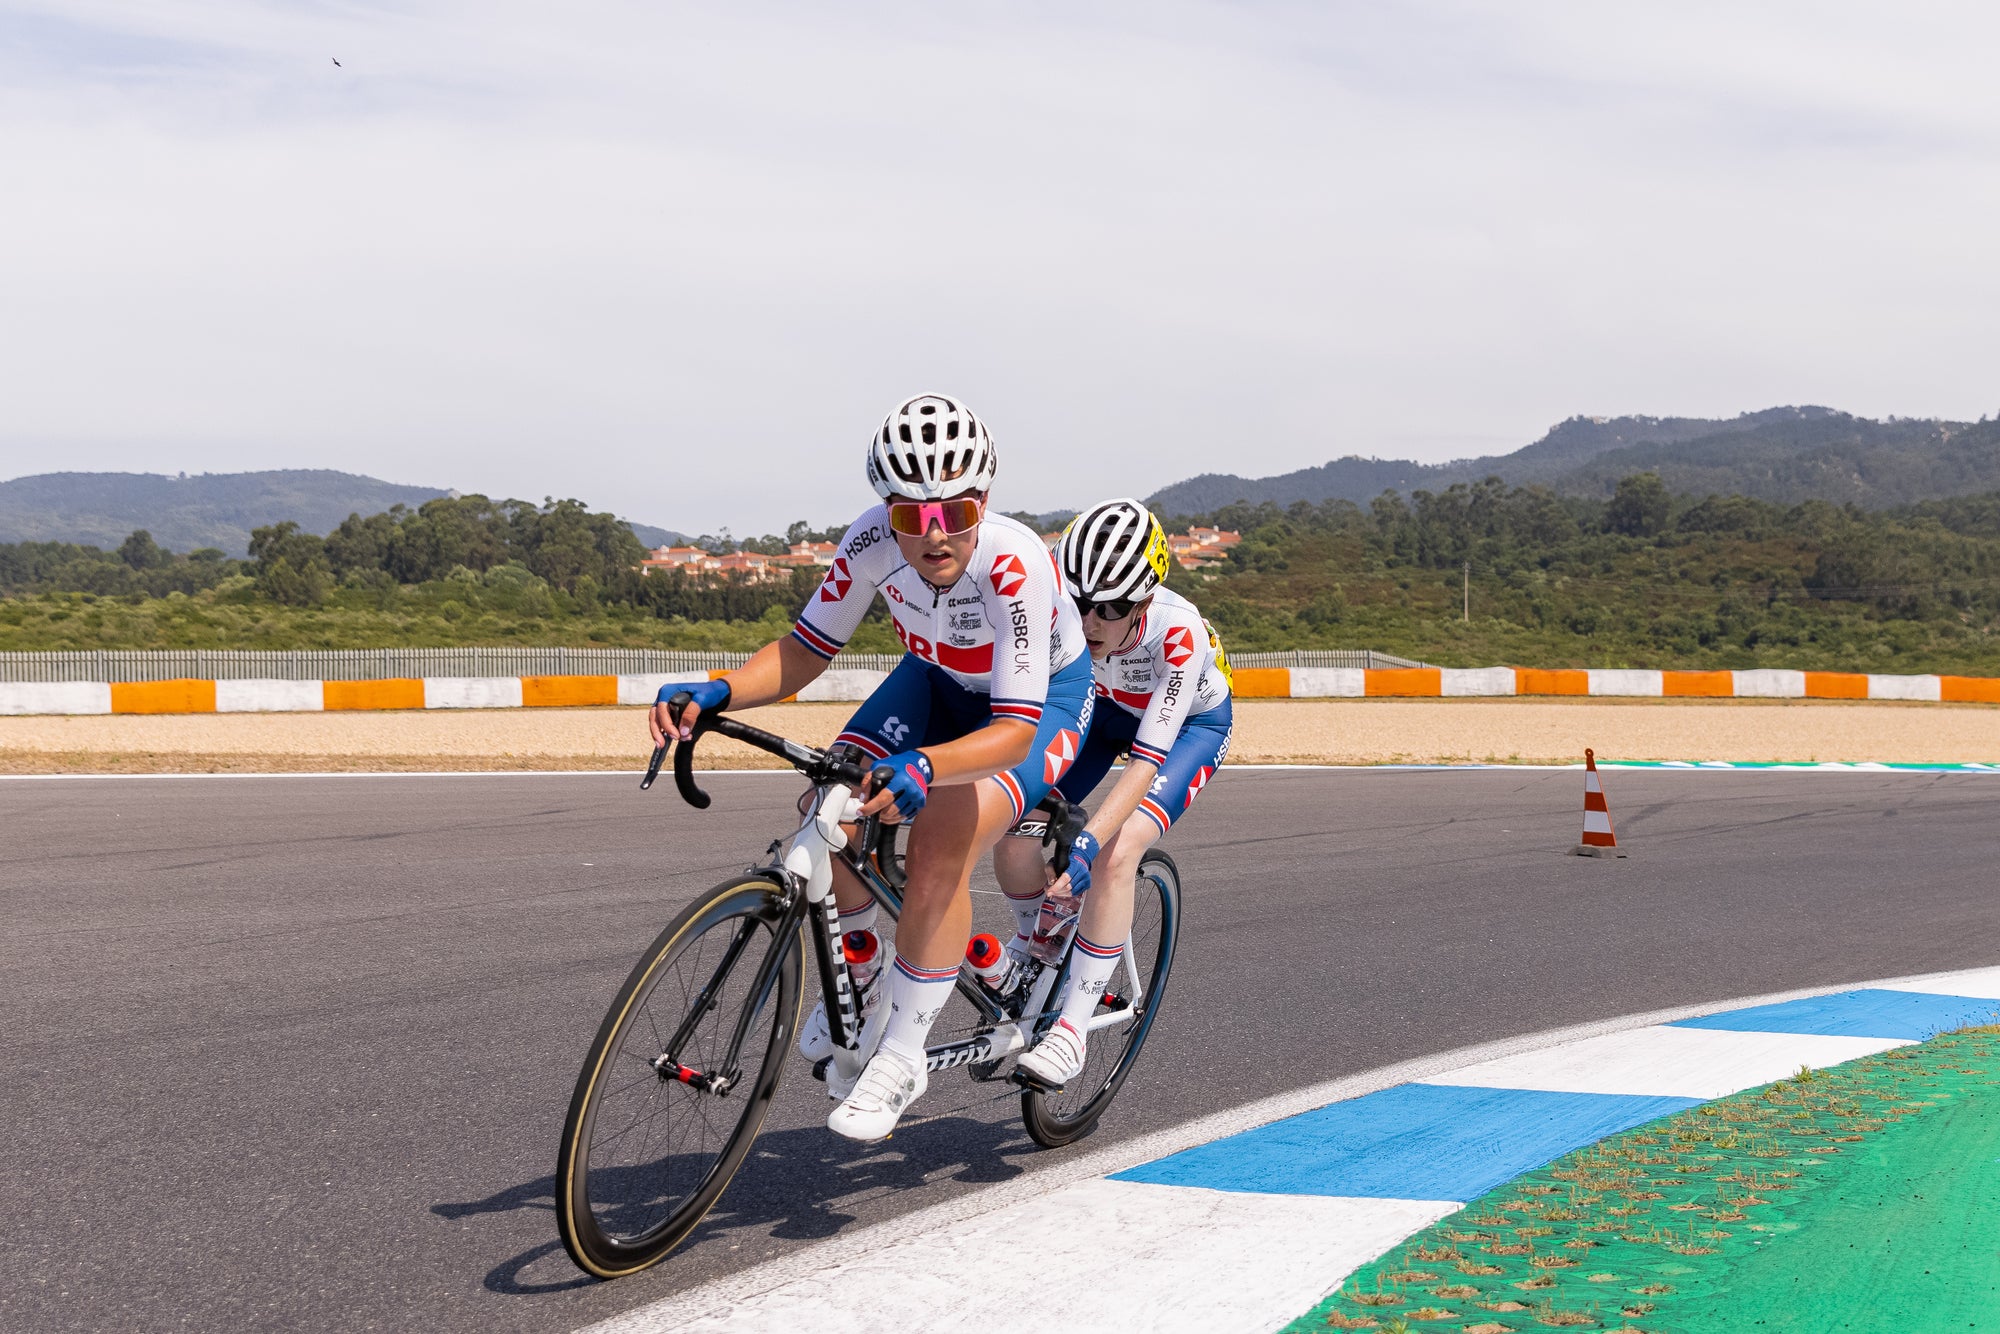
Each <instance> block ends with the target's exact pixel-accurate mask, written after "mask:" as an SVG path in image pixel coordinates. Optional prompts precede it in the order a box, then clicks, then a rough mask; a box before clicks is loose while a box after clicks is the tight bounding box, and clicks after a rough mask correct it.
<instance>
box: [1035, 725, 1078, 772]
mask: <svg viewBox="0 0 2000 1334" xmlns="http://www.w3.org/2000/svg"><path fill="white" fill-rule="evenodd" d="M1080 740H1082V738H1081V737H1079V736H1078V735H1077V734H1076V733H1075V732H1072V731H1070V730H1069V729H1068V728H1064V729H1063V730H1062V731H1060V732H1057V733H1056V735H1055V739H1054V740H1053V741H1051V742H1049V748H1048V749H1047V750H1045V751H1043V752H1042V781H1043V782H1044V783H1048V784H1050V785H1051V786H1053V785H1054V783H1055V781H1056V780H1057V779H1058V778H1061V777H1062V776H1063V775H1064V774H1065V773H1067V772H1068V771H1069V767H1070V765H1072V764H1075V763H1076V747H1077V743H1078V742H1079V741H1080Z"/></svg>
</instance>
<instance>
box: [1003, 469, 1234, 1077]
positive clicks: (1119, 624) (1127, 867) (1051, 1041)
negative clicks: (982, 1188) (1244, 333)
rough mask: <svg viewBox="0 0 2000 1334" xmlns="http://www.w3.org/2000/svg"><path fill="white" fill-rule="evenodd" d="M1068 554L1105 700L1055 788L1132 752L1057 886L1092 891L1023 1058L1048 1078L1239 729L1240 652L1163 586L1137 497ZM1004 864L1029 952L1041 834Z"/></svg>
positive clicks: (1083, 1032) (1084, 1030) (1074, 1043)
mask: <svg viewBox="0 0 2000 1334" xmlns="http://www.w3.org/2000/svg"><path fill="white" fill-rule="evenodd" d="M1056 559H1057V563H1058V564H1059V565H1060V566H1061V568H1062V576H1063V591H1064V593H1065V594H1066V595H1068V596H1069V597H1070V598H1071V599H1072V600H1074V601H1075V603H1076V606H1077V608H1078V610H1079V611H1081V612H1082V614H1083V635H1084V638H1085V640H1086V641H1088V643H1089V645H1090V656H1091V664H1092V668H1093V671H1094V673H1095V676H1096V693H1097V703H1098V710H1097V715H1096V717H1095V718H1094V719H1093V720H1092V722H1091V726H1090V733H1089V736H1088V737H1087V738H1086V739H1085V741H1084V745H1083V751H1082V753H1081V754H1079V755H1078V756H1077V759H1076V763H1075V764H1074V765H1072V766H1071V767H1070V770H1069V772H1068V773H1066V774H1064V775H1062V777H1061V779H1060V781H1059V782H1058V783H1057V785H1056V790H1057V792H1058V794H1059V795H1061V796H1062V797H1063V798H1065V799H1066V800H1069V801H1082V800H1083V799H1084V798H1085V797H1087V796H1089V795H1090V790H1091V789H1092V788H1094V787H1096V786H1097V784H1098V782H1099V781H1100V780H1101V779H1102V778H1103V777H1104V775H1105V773H1106V772H1107V771H1109V769H1110V768H1111V765H1112V763H1113V761H1115V760H1116V759H1117V758H1118V755H1119V753H1120V752H1121V751H1129V752H1130V754H1131V758H1130V759H1129V760H1128V761H1127V762H1126V765H1125V772H1124V774H1123V775H1122V776H1121V777H1120V778H1119V780H1118V782H1117V783H1116V784H1114V785H1113V786H1112V789H1111V792H1110V794H1109V795H1108V796H1106V797H1105V798H1104V801H1103V803H1102V804H1100V805H1099V806H1098V808H1097V810H1096V813H1095V814H1093V815H1092V816H1091V817H1090V821H1089V823H1088V824H1087V825H1086V826H1085V828H1084V832H1083V833H1082V834H1080V835H1079V836H1078V837H1077V840H1076V846H1075V848H1074V850H1073V851H1072V852H1071V853H1070V859H1069V869H1068V871H1066V872H1065V873H1064V875H1063V876H1062V877H1060V878H1058V879H1057V880H1056V881H1055V883H1054V884H1053V885H1052V886H1049V888H1050V889H1051V890H1052V891H1053V892H1056V893H1068V894H1074V895H1077V896H1079V897H1080V898H1082V900H1083V910H1082V913H1081V915H1080V918H1079V921H1078V924H1077V932H1076V942H1075V945H1074V947H1073V949H1072V952H1071V954H1070V987H1069V990H1068V992H1067V993H1065V995H1064V998H1063V1007H1062V1011H1063V1012H1062V1017H1061V1018H1060V1019H1058V1020H1057V1021H1056V1023H1055V1024H1054V1025H1053V1026H1052V1027H1051V1028H1050V1029H1049V1031H1048V1032H1047V1033H1046V1034H1044V1035H1043V1037H1042V1040H1041V1041H1040V1042H1038V1043H1036V1044H1035V1046H1034V1047H1033V1049H1032V1050H1030V1051H1028V1052H1027V1053H1026V1054H1025V1055H1023V1056H1022V1057H1021V1060H1020V1069H1021V1071H1022V1073H1024V1074H1026V1075H1027V1076H1028V1077H1029V1078H1030V1079H1032V1080H1034V1081H1035V1082H1037V1083H1039V1084H1042V1085H1045V1086H1047V1087H1049V1088H1061V1087H1062V1086H1063V1085H1064V1084H1066V1083H1068V1082H1069V1081H1070V1080H1072V1079H1075V1078H1076V1077H1077V1076H1078V1075H1079V1074H1080V1073H1082V1071H1083V1064H1084V1055H1085V1045H1086V1042H1087V1040H1088V1036H1089V1031H1090V1017H1091V1015H1092V1014H1093V1013H1094V1012H1095V1011H1096V1009H1097V1004H1098V998H1099V997H1100V996H1102V995H1103V994H1104V991H1105V987H1106V985H1107V984H1108V983H1109V982H1110V981H1111V977H1112V974H1113V973H1114V972H1116V971H1117V967H1118V961H1119V958H1120V957H1121V956H1122V954H1123V953H1124V949H1125V941H1126V937H1127V936H1129V935H1130V934H1131V931H1132V894H1133V881H1134V877H1135V873H1136V871H1137V869H1138V866H1139V858H1140V856H1141V855H1142V854H1143V853H1144V852H1145V851H1146V849H1147V848H1149V847H1151V846H1152V845H1153V844H1154V843H1155V842H1157V841H1158V840H1159V838H1160V836H1161V835H1163V834H1165V833H1166V832H1167V830H1168V829H1169V828H1170V827H1172V825H1173V823H1174V821H1175V820H1177V819H1179V818H1180V817H1181V816H1182V815H1183V814H1184V813H1186V811H1187V808H1188V806H1189V804H1190V803H1192V802H1193V801H1194V799H1195V796H1196V794H1197V793H1199V792H1200V791H1201V789H1202V787H1203V785H1204V784H1206V783H1207V782H1208V780H1209V779H1210V778H1211V777H1213V776H1214V774H1215V771H1216V769H1217V768H1219V767H1220V766H1221V764H1222V760H1223V757H1224V756H1225V755H1226V754H1228V752H1229V733H1230V703H1229V659H1228V657H1227V655H1225V654H1224V653H1223V651H1222V644H1221V641H1220V640H1218V639H1217V638H1216V636H1215V632H1214V631H1213V630H1211V629H1210V628H1209V625H1208V622H1206V621H1204V620H1203V619H1202V617H1201V613H1200V612H1198V611H1196V610H1195V608H1194V604H1193V603H1191V602H1189V601H1188V600H1187V599H1186V598H1184V597H1182V596H1181V595H1180V594H1178V593H1176V592H1174V591H1173V590H1172V589H1169V588H1166V587H1163V586H1162V584H1161V582H1160V581H1161V580H1163V579H1165V578H1166V576H1167V567H1168V561H1169V559H1170V557H1169V554H1168V550H1167V535H1166V532H1165V531H1164V530H1163V529H1162V528H1161V527H1160V523H1159V520H1157V519H1155V518H1154V517H1153V516H1152V514H1151V513H1150V512H1149V511H1148V510H1147V509H1146V507H1145V506H1144V505H1141V504H1140V503H1139V502H1138V501H1136V500H1109V501H1106V502H1104V503H1103V504H1101V505H1096V506H1093V507H1092V508H1090V509H1087V510H1085V511H1084V512H1083V513H1082V514H1079V515H1077V517H1076V518H1075V519H1074V520H1073V521H1072V522H1071V523H1070V525H1069V527H1068V528H1067V529H1065V530H1064V531H1063V536H1062V541H1061V542H1060V543H1058V544H1057V546H1056ZM1107 706H1115V707H1107ZM993 867H994V871H995V873H996V874H997V875H998V877H999V880H1000V887H1001V888H1002V889H1003V890H1005V891H1006V894H1007V897H1008V899H1009V900H1010V902H1011V904H1012V906H1013V908H1014V912H1015V918H1016V922H1017V926H1018V930H1019V934H1018V935H1017V936H1016V938H1015V940H1014V942H1013V944H1012V945H1011V946H1010V948H1011V949H1013V950H1014V951H1015V952H1017V953H1019V952H1022V951H1024V950H1025V949H1026V943H1027V942H1026V940H1025V939H1024V937H1026V936H1027V935H1028V934H1029V933H1030V932H1031V930H1032V929H1033V923H1034V921H1035V917H1036V915H1037V913H1038V911H1039V909H1040V907H1041V901H1042V897H1043V893H1044V883H1045V881H1046V880H1047V874H1046V870H1047V867H1046V863H1045V862H1043V860H1042V857H1041V850H1040V848H1039V847H1038V846H1037V845H1036V844H1035V842H1033V841H1032V840H1030V839H1026V838H1009V839H1003V840H1002V841H1001V845H1000V846H999V847H998V848H996V849H995V850H994V853H993ZM1093 886H1094V888H1093ZM1085 891H1089V892H1088V893H1086V892H1085Z"/></svg>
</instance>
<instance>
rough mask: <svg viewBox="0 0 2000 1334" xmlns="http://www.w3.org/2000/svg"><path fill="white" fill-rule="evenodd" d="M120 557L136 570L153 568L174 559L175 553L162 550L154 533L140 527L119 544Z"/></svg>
mask: <svg viewBox="0 0 2000 1334" xmlns="http://www.w3.org/2000/svg"><path fill="white" fill-rule="evenodd" d="M118 559H120V560H122V561H124V562H125V563H126V564H127V565H129V566H131V567H132V568H133V569H135V570H151V569H154V568H156V567H158V566H161V565H165V564H167V563H169V562H170V561H172V560H173V555H172V553H170V552H166V551H162V550H160V544H159V543H157V542H155V541H154V540H153V535H152V534H151V533H149V532H147V531H146V530H145V529H144V528H139V529H135V530H134V531H133V533H132V535H131V536H130V537H128V538H126V539H125V540H124V541H123V542H121V543H120V544H119V546H118Z"/></svg>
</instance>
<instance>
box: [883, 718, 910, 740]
mask: <svg viewBox="0 0 2000 1334" xmlns="http://www.w3.org/2000/svg"><path fill="white" fill-rule="evenodd" d="M909 734H910V725H909V724H908V723H906V722H904V721H903V720H902V719H901V718H898V717H897V716H896V715H895V714H893V713H892V714H890V715H889V716H888V717H887V718H884V719H883V720H882V739H883V740H885V741H887V742H888V743H889V744H890V745H892V746H901V745H902V744H903V738H904V737H906V736H908V735H909Z"/></svg>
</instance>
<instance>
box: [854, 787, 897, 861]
mask: <svg viewBox="0 0 2000 1334" xmlns="http://www.w3.org/2000/svg"><path fill="white" fill-rule="evenodd" d="M895 776H896V771H895V770H894V769H891V768H890V767H889V766H888V765H886V764H883V765H877V766H876V767H875V768H874V769H873V770H871V771H870V772H869V774H868V778H867V781H866V782H864V783H863V784H862V785H861V801H862V803H863V804H864V805H865V804H867V803H868V802H869V801H870V800H872V799H873V798H874V796H875V794H876V793H878V792H880V791H881V790H882V789H883V788H884V787H887V786H888V784H889V780H890V779H891V778H894V777H895ZM859 841H860V844H861V855H862V856H864V857H872V856H874V855H875V849H876V847H877V846H879V845H880V844H881V842H882V817H881V816H879V815H865V816H863V817H862V818H861V832H860V835H859Z"/></svg>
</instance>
